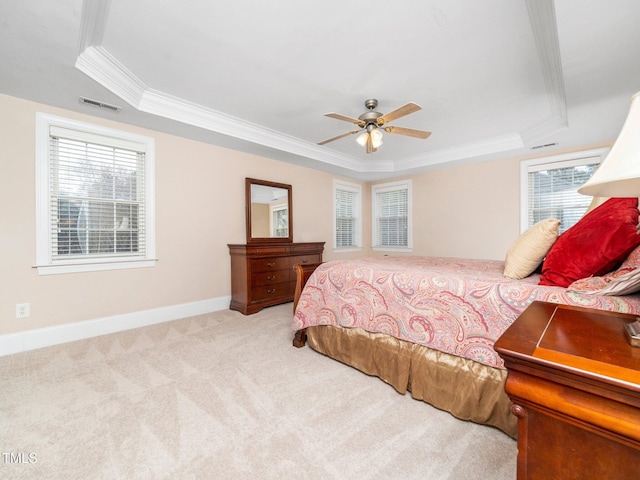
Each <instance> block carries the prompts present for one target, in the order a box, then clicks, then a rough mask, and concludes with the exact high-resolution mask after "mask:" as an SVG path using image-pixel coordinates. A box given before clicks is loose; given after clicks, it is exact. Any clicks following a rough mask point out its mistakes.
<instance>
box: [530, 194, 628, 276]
mask: <svg viewBox="0 0 640 480" xmlns="http://www.w3.org/2000/svg"><path fill="white" fill-rule="evenodd" d="M638 245H640V235H639V234H638V198H610V199H609V200H607V201H606V202H604V203H603V204H602V205H600V206H599V207H597V208H595V209H593V210H592V211H590V212H589V213H588V214H586V215H585V216H584V217H582V219H580V221H579V222H578V223H576V224H575V225H574V226H573V227H571V228H570V229H568V230H567V231H566V232H564V233H563V234H562V235H560V236H559V237H558V240H557V241H556V243H554V244H553V247H551V250H549V253H548V254H547V258H545V260H544V263H543V264H542V277H541V278H540V282H539V284H540V285H557V286H559V287H568V286H569V285H571V284H572V283H573V282H575V281H576V280H579V279H581V278H585V277H589V276H591V275H603V274H605V273H608V272H610V271H612V270H613V269H614V268H615V267H617V266H618V265H619V264H620V262H622V261H623V260H624V259H625V258H626V257H627V255H629V253H630V252H631V251H632V250H633V249H634V248H635V247H637V246H638Z"/></svg>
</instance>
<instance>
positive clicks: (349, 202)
mask: <svg viewBox="0 0 640 480" xmlns="http://www.w3.org/2000/svg"><path fill="white" fill-rule="evenodd" d="M355 195H356V194H355V193H354V192H349V191H346V190H336V247H352V246H355V245H356V231H355V222H356V216H355V213H354V208H353V207H354V200H355V199H354V197H355Z"/></svg>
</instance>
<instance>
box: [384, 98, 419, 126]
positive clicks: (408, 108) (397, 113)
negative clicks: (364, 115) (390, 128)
mask: <svg viewBox="0 0 640 480" xmlns="http://www.w3.org/2000/svg"><path fill="white" fill-rule="evenodd" d="M421 109H422V107H420V106H419V105H416V104H415V103H407V104H406V105H404V106H402V107H400V108H397V109H395V110H393V111H392V112H389V113H387V114H386V115H382V116H381V117H379V118H378V119H377V122H378V126H381V125H384V124H385V123H389V122H392V121H394V120H395V119H397V118H400V117H404V116H405V115H409V114H410V113H413V112H417V111H418V110H421Z"/></svg>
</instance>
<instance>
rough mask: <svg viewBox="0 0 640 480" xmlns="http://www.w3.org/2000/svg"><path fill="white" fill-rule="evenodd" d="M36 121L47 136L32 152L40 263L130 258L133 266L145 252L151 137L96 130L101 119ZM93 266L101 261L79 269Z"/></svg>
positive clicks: (148, 245) (148, 252)
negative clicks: (36, 153)
mask: <svg viewBox="0 0 640 480" xmlns="http://www.w3.org/2000/svg"><path fill="white" fill-rule="evenodd" d="M65 123H66V124H67V125H65ZM74 123H77V124H74ZM41 124H42V125H43V126H41V127H40V129H41V130H42V132H41V133H42V135H44V134H45V133H46V135H47V139H46V142H47V144H46V148H44V149H43V152H45V153H42V154H39V156H40V157H43V158H39V160H38V171H39V174H38V175H39V190H41V192H39V196H40V197H39V201H38V215H39V220H38V237H39V239H38V266H39V267H47V266H56V265H59V266H70V265H76V266H77V265H85V266H87V265H97V264H101V263H102V264H106V263H112V264H115V263H116V262H120V263H122V262H129V263H130V265H129V267H131V266H133V264H132V262H136V261H145V260H151V259H152V256H154V255H155V253H154V248H153V243H152V242H151V240H152V238H149V237H148V234H149V225H153V219H152V218H151V219H150V218H149V213H150V212H153V208H150V205H148V201H149V199H152V195H150V192H148V191H147V190H148V189H149V188H148V186H149V185H150V183H149V181H148V180H149V179H148V178H147V175H149V174H150V172H149V171H148V170H149V162H148V160H149V159H148V158H147V155H148V153H149V152H148V151H149V150H150V148H149V144H147V143H145V142H144V141H140V142H139V141H136V140H135V138H134V137H135V136H133V135H131V136H129V138H127V136H123V137H118V136H116V135H113V134H114V132H115V131H113V130H107V129H104V131H105V132H108V133H109V134H100V130H101V129H100V128H99V127H93V128H92V127H91V126H88V125H87V129H88V131H85V130H83V129H82V126H83V125H84V124H79V123H78V122H72V121H68V122H65V121H64V119H60V121H59V122H55V117H54V120H53V121H52V120H51V118H49V117H46V118H44V120H43V121H42V122H41ZM39 125H40V124H39ZM91 130H94V131H91ZM123 133H124V132H123ZM141 138H143V139H144V138H146V137H141ZM41 141H43V142H44V139H42V140H41ZM39 150H40V149H39ZM151 150H152V148H151ZM43 192H44V193H43ZM153 260H155V259H153ZM140 266H148V265H140ZM112 268H125V267H122V266H121V267H112ZM127 268H128V267H127ZM93 269H104V268H91V267H89V268H85V269H83V271H84V270H93ZM70 271H80V270H70ZM41 273H60V271H54V270H52V271H49V272H46V271H45V272H41Z"/></svg>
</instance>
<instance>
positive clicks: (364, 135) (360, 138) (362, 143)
mask: <svg viewBox="0 0 640 480" xmlns="http://www.w3.org/2000/svg"><path fill="white" fill-rule="evenodd" d="M368 136H369V132H364V133H362V134H360V135H358V138H356V142H357V143H358V145H360V146H361V147H364V146H365V145H366V144H367V137H368Z"/></svg>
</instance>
